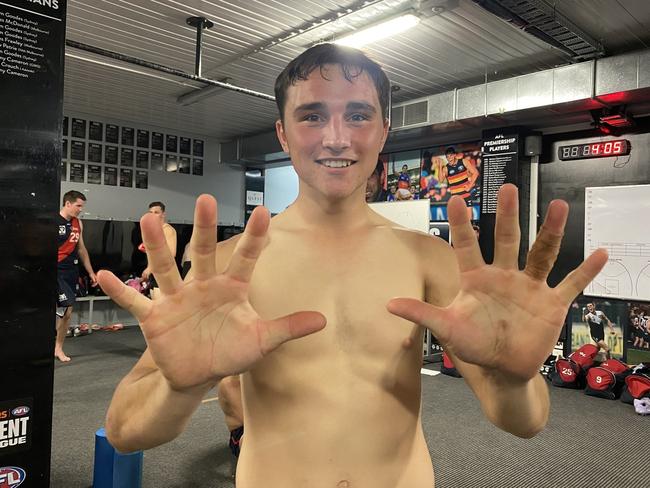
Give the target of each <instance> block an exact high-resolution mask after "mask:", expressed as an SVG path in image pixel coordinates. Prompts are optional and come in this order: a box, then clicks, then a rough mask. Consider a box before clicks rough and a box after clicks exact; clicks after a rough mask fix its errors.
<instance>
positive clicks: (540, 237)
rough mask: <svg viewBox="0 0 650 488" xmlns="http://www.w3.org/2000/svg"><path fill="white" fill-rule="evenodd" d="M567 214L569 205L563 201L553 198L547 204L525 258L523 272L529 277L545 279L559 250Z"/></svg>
mask: <svg viewBox="0 0 650 488" xmlns="http://www.w3.org/2000/svg"><path fill="white" fill-rule="evenodd" d="M568 215H569V205H568V204H567V203H566V202H565V201H563V200H553V201H552V202H551V203H550V204H549V206H548V211H547V212H546V218H545V219H544V223H543V224H542V228H541V229H540V230H539V233H538V234H537V239H535V243H534V244H533V247H532V249H531V250H530V251H529V253H528V259H527V260H526V268H525V269H524V273H526V274H527V275H528V276H530V277H531V278H533V279H535V280H540V281H546V278H547V277H548V274H549V273H550V272H551V269H552V268H553V265H554V264H555V260H556V259H557V255H558V254H559V252H560V245H561V244H562V237H563V236H564V226H565V224H566V220H567V216H568Z"/></svg>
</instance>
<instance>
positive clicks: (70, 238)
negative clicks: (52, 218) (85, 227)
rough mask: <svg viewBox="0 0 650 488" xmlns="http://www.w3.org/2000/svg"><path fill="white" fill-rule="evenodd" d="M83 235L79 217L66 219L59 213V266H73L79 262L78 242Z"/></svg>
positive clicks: (63, 267) (60, 267) (64, 267)
mask: <svg viewBox="0 0 650 488" xmlns="http://www.w3.org/2000/svg"><path fill="white" fill-rule="evenodd" d="M80 237H81V224H80V223H79V219H78V218H77V217H72V218H71V219H70V220H66V219H65V218H64V217H62V216H61V215H60V214H59V237H58V239H57V244H58V246H59V253H58V259H57V263H58V268H59V269H67V268H72V267H74V266H76V265H77V263H79V254H78V252H77V244H79V238H80Z"/></svg>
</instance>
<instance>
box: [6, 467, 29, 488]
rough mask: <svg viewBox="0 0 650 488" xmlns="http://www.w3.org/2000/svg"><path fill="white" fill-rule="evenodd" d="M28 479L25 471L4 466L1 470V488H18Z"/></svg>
mask: <svg viewBox="0 0 650 488" xmlns="http://www.w3.org/2000/svg"><path fill="white" fill-rule="evenodd" d="M26 477H27V475H26V474H25V470H24V469H22V468H17V467H16V466H4V467H2V468H0V488H16V487H17V486H20V485H22V484H23V481H25V478H26Z"/></svg>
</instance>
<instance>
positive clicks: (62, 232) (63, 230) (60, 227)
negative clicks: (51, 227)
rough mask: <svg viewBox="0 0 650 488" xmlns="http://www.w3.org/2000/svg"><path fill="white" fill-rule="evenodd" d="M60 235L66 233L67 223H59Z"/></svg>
mask: <svg viewBox="0 0 650 488" xmlns="http://www.w3.org/2000/svg"><path fill="white" fill-rule="evenodd" d="M59 235H60V236H64V235H65V225H59Z"/></svg>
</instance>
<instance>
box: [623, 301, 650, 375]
mask: <svg viewBox="0 0 650 488" xmlns="http://www.w3.org/2000/svg"><path fill="white" fill-rule="evenodd" d="M628 310H629V314H628V317H627V323H626V326H625V349H626V351H625V359H626V360H627V362H628V363H629V364H639V363H647V362H650V303H648V302H630V303H629V304H628Z"/></svg>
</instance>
